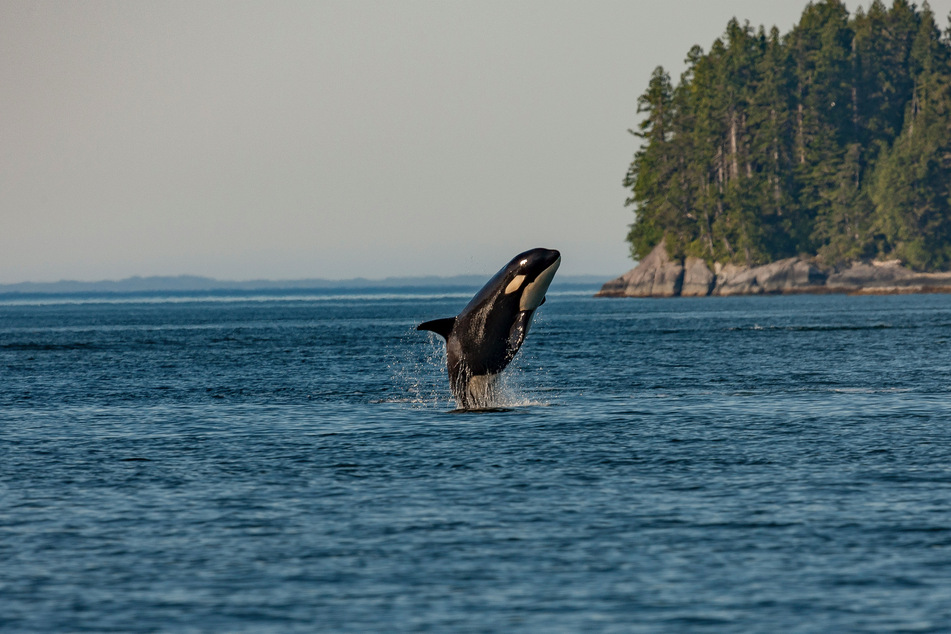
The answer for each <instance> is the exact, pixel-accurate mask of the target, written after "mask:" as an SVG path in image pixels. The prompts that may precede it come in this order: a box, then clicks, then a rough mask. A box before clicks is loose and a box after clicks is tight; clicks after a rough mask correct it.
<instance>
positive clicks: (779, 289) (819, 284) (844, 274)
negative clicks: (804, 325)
mask: <svg viewBox="0 0 951 634" xmlns="http://www.w3.org/2000/svg"><path fill="white" fill-rule="evenodd" d="M793 293H846V294H852V295H884V294H895V293H951V272H945V273H918V272H915V271H912V270H910V269H908V268H906V267H904V266H902V264H901V262H900V261H898V260H889V261H885V262H880V261H872V262H853V263H851V264H849V265H848V266H841V267H837V268H827V269H824V268H820V267H819V266H818V265H816V264H815V263H814V262H812V261H810V260H807V259H804V258H786V259H784V260H779V261H778V262H773V263H771V264H764V265H761V266H738V265H735V264H720V263H719V262H717V263H715V264H714V266H713V270H711V269H710V267H708V266H707V263H706V262H704V261H703V260H702V259H700V258H697V257H692V256H688V257H687V258H685V259H683V260H679V259H674V258H671V257H670V256H669V255H668V254H667V249H666V245H665V244H664V243H663V242H661V243H660V244H659V245H657V246H656V247H654V249H653V250H652V251H651V252H650V254H649V255H648V256H647V257H646V258H644V259H643V260H641V261H640V262H639V263H638V265H637V266H635V267H634V268H633V269H631V270H630V271H628V272H627V273H625V274H624V275H622V276H621V277H618V278H616V279H613V280H611V281H610V282H607V283H606V284H605V285H604V286H602V287H601V290H600V291H599V292H598V293H597V295H596V297H677V296H679V297H703V296H707V295H719V296H728V295H761V294H793Z"/></svg>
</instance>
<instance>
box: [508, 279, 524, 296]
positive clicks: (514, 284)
mask: <svg viewBox="0 0 951 634" xmlns="http://www.w3.org/2000/svg"><path fill="white" fill-rule="evenodd" d="M524 281H525V276H524V275H516V276H515V277H513V278H512V281H511V282H509V285H508V286H506V287H505V294H506V295H508V294H509V293H514V292H515V291H517V290H518V289H520V288H522V282H524Z"/></svg>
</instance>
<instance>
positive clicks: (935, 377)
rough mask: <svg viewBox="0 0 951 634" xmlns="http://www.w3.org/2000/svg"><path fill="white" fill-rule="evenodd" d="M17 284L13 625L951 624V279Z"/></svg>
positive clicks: (9, 530)
mask: <svg viewBox="0 0 951 634" xmlns="http://www.w3.org/2000/svg"><path fill="white" fill-rule="evenodd" d="M460 303H464V300H459V299H458V298H439V297H431V298H426V299H419V298H414V299H400V298H398V297H389V298H378V299H372V298H362V299H360V298H357V299H340V300H297V301H278V300H271V301H234V302H228V301H215V302H201V301H197V302H168V303H162V302H152V303H74V304H51V305H2V304H0V378H2V382H0V562H2V565H0V630H3V631H13V632H19V631H37V632H39V631H43V632H48V631H69V632H74V631H96V632H102V631H123V632H126V631H141V632H149V631H229V632H242V631H255V632H258V631H274V632H287V631H315V630H316V631H343V632H366V631H466V632H469V631H472V632H498V631H544V632H552V631H553V632H559V631H565V632H577V631H596V632H627V631H645V632H683V631H710V632H736V631H790V632H819V631H822V632H825V631H915V632H918V631H922V632H929V631H934V632H937V631H947V629H946V628H947V627H948V624H949V623H951V349H949V348H951V337H949V335H951V297H948V296H900V297H872V298H847V297H760V298H725V299H716V298H707V299H702V300H686V299H677V300H669V301H666V300H659V301H656V300H655V301H638V300H632V301H624V300H610V301H605V300H600V301H596V300H592V299H589V298H586V297H581V296H573V295H562V296H553V297H551V298H550V299H549V301H548V303H546V305H545V307H544V308H543V309H542V311H540V314H539V319H538V322H537V323H536V324H535V326H534V327H533V331H532V334H531V336H530V337H529V339H528V342H527V344H526V348H525V350H524V351H523V354H522V356H521V357H520V358H519V359H518V361H517V367H516V368H514V371H513V372H512V376H511V377H510V379H509V392H510V396H509V400H510V402H509V403H507V404H506V405H507V407H506V408H504V409H503V410H501V411H496V412H489V413H480V414H472V413H463V414H452V413H449V410H450V409H451V403H450V402H449V400H448V394H447V392H446V389H445V383H446V380H445V378H444V376H443V370H442V368H441V367H440V362H441V349H440V348H439V346H438V345H437V344H435V343H434V342H433V341H432V340H430V339H429V338H427V337H426V336H421V335H420V334H419V333H416V332H414V331H413V326H414V325H415V324H416V323H417V322H418V321H420V320H423V319H429V318H431V317H434V316H439V315H443V314H451V313H452V312H454V311H455V310H457V309H458V308H459V304H460Z"/></svg>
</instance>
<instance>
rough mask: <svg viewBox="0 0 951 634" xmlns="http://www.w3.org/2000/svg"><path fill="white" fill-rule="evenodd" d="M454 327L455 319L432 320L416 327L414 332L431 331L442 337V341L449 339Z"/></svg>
mask: <svg viewBox="0 0 951 634" xmlns="http://www.w3.org/2000/svg"><path fill="white" fill-rule="evenodd" d="M455 325H456V318H455V317H446V318H445V319H434V320H432V321H426V322H423V323H421V324H420V325H418V326H416V330H431V331H433V332H434V333H436V334H437V335H442V336H443V338H444V339H449V333H450V332H452V327H453V326H455Z"/></svg>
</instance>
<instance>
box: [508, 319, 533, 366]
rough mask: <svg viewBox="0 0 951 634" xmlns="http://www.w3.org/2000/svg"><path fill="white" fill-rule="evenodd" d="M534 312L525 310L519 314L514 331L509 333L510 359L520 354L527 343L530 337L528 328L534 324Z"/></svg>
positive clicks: (513, 327) (513, 325)
mask: <svg viewBox="0 0 951 634" xmlns="http://www.w3.org/2000/svg"><path fill="white" fill-rule="evenodd" d="M534 313H535V311H534V310H523V311H522V312H520V313H519V314H518V317H517V318H516V319H515V323H514V324H512V329H511V330H510V331H509V340H508V351H509V353H508V358H509V359H511V358H512V357H514V356H515V353H517V352H518V350H519V348H521V347H522V344H523V343H524V342H525V336H526V335H528V328H529V326H531V324H532V315H533V314H534Z"/></svg>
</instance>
